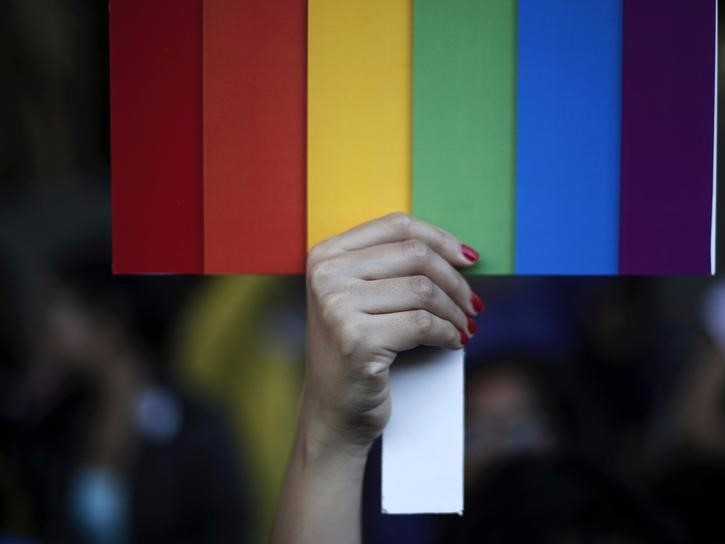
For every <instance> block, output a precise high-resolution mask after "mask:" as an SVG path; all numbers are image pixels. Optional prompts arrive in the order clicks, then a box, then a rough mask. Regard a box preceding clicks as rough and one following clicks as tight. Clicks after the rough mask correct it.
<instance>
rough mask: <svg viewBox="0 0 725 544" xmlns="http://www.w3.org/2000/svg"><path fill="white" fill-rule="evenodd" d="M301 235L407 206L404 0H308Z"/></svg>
mask: <svg viewBox="0 0 725 544" xmlns="http://www.w3.org/2000/svg"><path fill="white" fill-rule="evenodd" d="M308 16H309V20H308V52H307V53H308V83H307V85H308V99H307V100H308V111H307V115H308V119H307V145H308V149H307V156H308V162H307V240H308V245H309V246H310V247H311V246H313V245H314V244H316V243H317V242H319V241H321V240H324V239H325V238H328V237H330V236H332V235H335V234H339V233H340V232H342V231H344V230H347V229H348V228H351V227H353V226H355V225H356V224H358V223H361V222H363V221H366V220H369V219H372V218H374V217H378V216H380V215H384V214H386V213H389V212H392V211H398V210H402V211H407V212H409V211H410V207H411V204H410V200H411V197H410V192H411V190H410V138H411V134H410V133H411V129H410V115H411V48H412V46H411V31H412V30H411V29H412V25H411V19H412V8H411V0H309V4H308Z"/></svg>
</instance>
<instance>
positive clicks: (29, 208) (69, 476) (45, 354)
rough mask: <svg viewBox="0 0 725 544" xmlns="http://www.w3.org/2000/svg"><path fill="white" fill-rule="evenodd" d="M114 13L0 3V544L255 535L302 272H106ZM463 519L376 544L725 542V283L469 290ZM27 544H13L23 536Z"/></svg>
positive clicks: (293, 366) (89, 3)
mask: <svg viewBox="0 0 725 544" xmlns="http://www.w3.org/2000/svg"><path fill="white" fill-rule="evenodd" d="M107 39H108V36H107V2H99V1H94V0H71V1H68V2H55V1H53V0H37V1H34V2H27V0H6V1H5V2H2V3H1V4H0V70H2V81H3V85H0V119H1V120H2V122H0V195H2V199H1V200H0V308H2V311H1V312H0V543H5V542H8V543H9V542H37V543H71V542H72V543H93V544H104V543H115V544H123V543H140V544H143V543H147V542H148V543H151V542H153V543H160V544H163V543H165V542H174V543H215V542H220V543H221V542H224V543H230V542H240V543H242V542H262V541H264V540H265V539H266V534H267V532H268V530H269V528H270V526H271V521H272V517H273V515H274V508H275V502H276V497H277V493H278V491H279V486H280V482H281V479H282V475H283V471H284V467H285V462H286V459H287V455H288V452H289V448H290V445H291V442H292V438H293V434H294V427H295V414H296V409H297V399H298V395H299V391H300V387H301V382H302V377H303V368H304V327H305V300H304V296H305V293H304V279H303V278H300V277H281V276H239V277H207V278H194V277H179V276H153V277H114V276H112V275H111V273H110V263H111V239H110V232H109V225H110V205H109V190H108V189H109V179H108V163H109V156H108V121H107V118H108V83H107V78H108V66H107V54H108V48H107ZM471 281H472V283H473V284H474V288H475V290H476V291H477V292H479V293H481V294H482V295H484V296H485V298H486V299H487V301H488V309H487V311H486V312H485V313H484V314H483V315H482V316H481V317H480V318H479V323H478V331H479V332H478V334H477V335H476V336H475V337H474V338H473V339H472V341H471V343H470V344H469V346H468V348H467V362H466V406H467V416H466V495H467V497H466V510H465V515H464V516H462V517H456V516H388V515H383V514H381V513H380V497H379V490H380V484H379V479H380V452H379V446H376V447H375V448H374V450H373V451H372V452H371V457H370V461H369V463H368V470H367V474H366V481H365V490H364V512H363V516H364V530H365V539H366V541H367V542H381V543H393V542H395V543H398V542H415V543H421V544H426V543H430V544H433V543H438V542H458V541H461V542H479V541H480V542H494V543H496V542H501V543H503V542H506V543H512V542H513V543H515V542H564V543H566V542H624V543H629V542H665V543H666V542H725V521H724V520H723V517H722V515H721V514H720V511H721V509H722V504H725V283H720V281H719V280H717V279H710V278H660V279H656V278H471ZM15 539H22V540H15Z"/></svg>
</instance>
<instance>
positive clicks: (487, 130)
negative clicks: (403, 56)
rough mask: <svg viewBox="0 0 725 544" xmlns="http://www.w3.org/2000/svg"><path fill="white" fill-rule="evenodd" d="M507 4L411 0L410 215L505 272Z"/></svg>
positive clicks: (509, 104) (510, 182)
mask: <svg viewBox="0 0 725 544" xmlns="http://www.w3.org/2000/svg"><path fill="white" fill-rule="evenodd" d="M515 113H516V1H515V0H486V1H481V0H446V1H442V0H415V2H414V9H413V213H414V215H416V216H417V217H419V218H421V219H424V220H426V221H429V222H431V223H433V224H435V225H438V226H440V227H442V228H445V229H446V230H449V231H451V232H452V233H454V234H455V235H456V236H458V237H459V238H460V239H461V240H462V241H464V242H465V243H467V244H469V245H471V246H473V247H474V248H475V249H477V250H478V251H480V252H481V254H482V256H483V260H482V263H481V264H480V265H477V266H476V267H475V268H474V269H473V270H472V272H474V273H486V274H511V273H513V270H514V267H513V256H514V208H515V206H514V198H515V195H514V190H515V171H514V170H515V149H516V137H515V122H516V118H515Z"/></svg>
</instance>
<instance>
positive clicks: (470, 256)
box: [461, 244, 481, 263]
mask: <svg viewBox="0 0 725 544" xmlns="http://www.w3.org/2000/svg"><path fill="white" fill-rule="evenodd" d="M461 253H463V256H464V257H465V258H466V259H467V260H469V261H471V262H472V263H475V262H477V261H478V259H480V258H481V256H480V255H479V254H478V251H476V250H475V249H473V248H472V247H471V246H467V245H466V244H461Z"/></svg>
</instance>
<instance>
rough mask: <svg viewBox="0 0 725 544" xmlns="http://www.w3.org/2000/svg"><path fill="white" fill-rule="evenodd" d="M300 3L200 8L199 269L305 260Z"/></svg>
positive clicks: (297, 269) (275, 268)
mask: <svg viewBox="0 0 725 544" xmlns="http://www.w3.org/2000/svg"><path fill="white" fill-rule="evenodd" d="M306 21H307V5H306V2H305V1H304V0H275V1H273V2H272V1H269V0H248V1H244V2H240V1H239V0H206V1H205V2H204V221H205V271H206V272H208V273H301V272H303V271H304V262H305V253H306V245H305V239H306V234H305V228H306V220H305V140H306V128H305V127H306V119H305V112H306V92H305V86H306V48H307V46H306Z"/></svg>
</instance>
